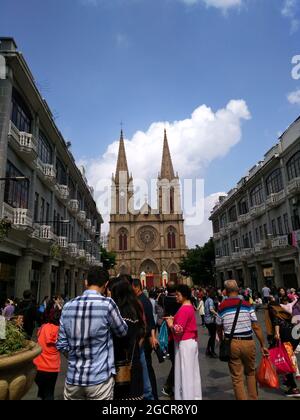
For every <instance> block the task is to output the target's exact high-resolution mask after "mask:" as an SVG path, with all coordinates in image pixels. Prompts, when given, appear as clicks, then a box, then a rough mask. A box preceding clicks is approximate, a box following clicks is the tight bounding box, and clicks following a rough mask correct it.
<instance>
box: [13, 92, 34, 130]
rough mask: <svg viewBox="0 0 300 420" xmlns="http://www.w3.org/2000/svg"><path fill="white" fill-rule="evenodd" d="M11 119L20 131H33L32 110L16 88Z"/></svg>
mask: <svg viewBox="0 0 300 420" xmlns="http://www.w3.org/2000/svg"><path fill="white" fill-rule="evenodd" d="M11 120H12V122H13V123H14V125H15V126H16V127H17V129H18V130H19V131H25V132H26V133H30V132H31V116H30V111H29V109H28V107H27V106H26V104H25V102H24V101H23V99H22V98H21V96H20V95H19V93H18V92H17V91H16V90H15V89H14V90H13V94H12V111H11Z"/></svg>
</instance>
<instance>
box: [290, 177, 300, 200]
mask: <svg viewBox="0 0 300 420" xmlns="http://www.w3.org/2000/svg"><path fill="white" fill-rule="evenodd" d="M287 193H288V195H289V196H291V195H296V194H299V193H300V178H294V179H292V180H291V181H290V182H289V183H288V186H287Z"/></svg>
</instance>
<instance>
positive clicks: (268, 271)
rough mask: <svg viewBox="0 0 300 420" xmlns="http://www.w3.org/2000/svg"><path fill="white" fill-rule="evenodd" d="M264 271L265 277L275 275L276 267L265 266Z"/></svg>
mask: <svg viewBox="0 0 300 420" xmlns="http://www.w3.org/2000/svg"><path fill="white" fill-rule="evenodd" d="M263 272H264V277H274V268H273V267H270V268H264V269H263Z"/></svg>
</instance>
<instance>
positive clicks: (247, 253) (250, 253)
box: [241, 248, 255, 259]
mask: <svg viewBox="0 0 300 420" xmlns="http://www.w3.org/2000/svg"><path fill="white" fill-rule="evenodd" d="M254 253H255V249H254V248H246V249H243V250H242V252H241V254H242V258H246V259H247V258H250V257H252V256H253V255H254Z"/></svg>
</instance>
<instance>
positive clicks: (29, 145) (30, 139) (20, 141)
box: [8, 121, 38, 163]
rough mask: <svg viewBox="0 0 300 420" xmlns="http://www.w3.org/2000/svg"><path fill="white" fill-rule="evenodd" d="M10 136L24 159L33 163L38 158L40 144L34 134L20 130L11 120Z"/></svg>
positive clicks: (13, 144)
mask: <svg viewBox="0 0 300 420" xmlns="http://www.w3.org/2000/svg"><path fill="white" fill-rule="evenodd" d="M8 136H9V138H10V140H11V144H12V146H13V148H14V149H15V151H16V152H17V153H18V154H19V155H21V157H22V158H23V159H24V160H26V161H28V162H31V163H32V162H33V161H34V160H35V159H36V157H37V148H38V145H37V141H36V139H35V137H34V136H33V135H32V134H29V133H25V132H24V131H19V130H18V129H17V127H16V126H15V125H14V123H13V122H12V121H10V123H9V131H8Z"/></svg>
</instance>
